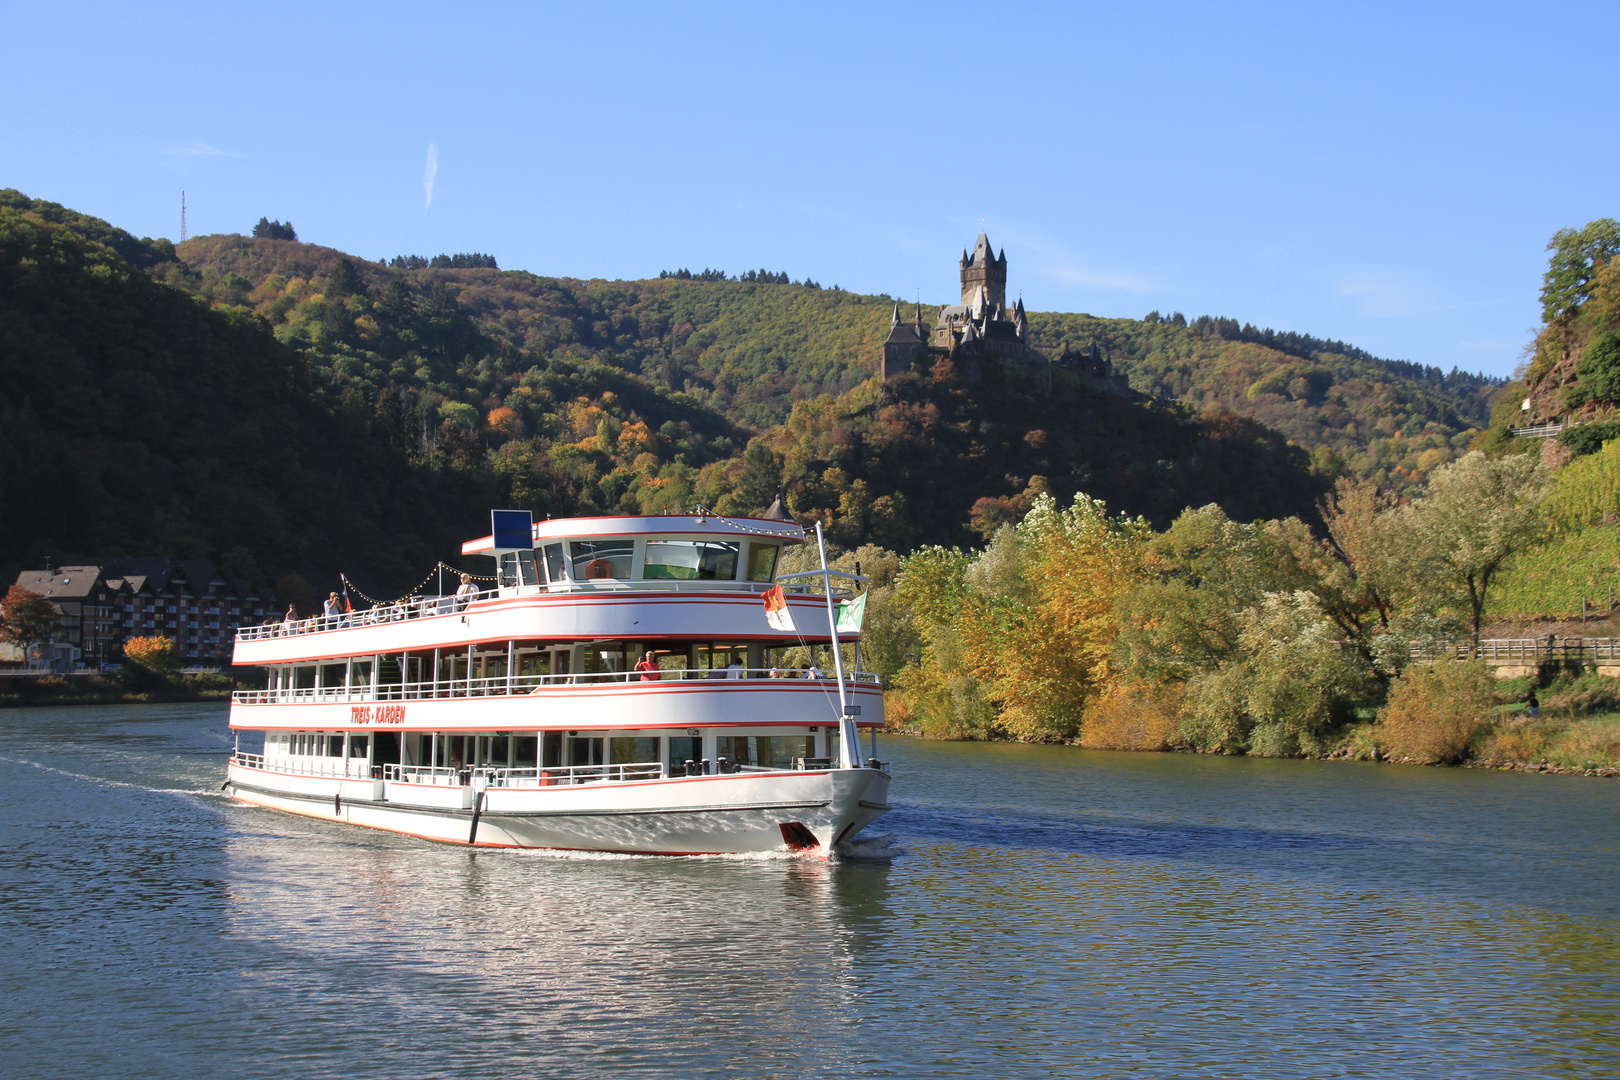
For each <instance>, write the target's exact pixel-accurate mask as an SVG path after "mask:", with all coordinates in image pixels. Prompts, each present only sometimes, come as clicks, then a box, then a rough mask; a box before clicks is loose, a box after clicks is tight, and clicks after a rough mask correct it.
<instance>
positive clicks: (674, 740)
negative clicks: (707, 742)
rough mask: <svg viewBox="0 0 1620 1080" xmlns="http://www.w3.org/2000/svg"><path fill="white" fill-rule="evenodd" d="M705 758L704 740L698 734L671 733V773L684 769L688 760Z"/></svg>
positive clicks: (672, 774) (674, 773)
mask: <svg viewBox="0 0 1620 1080" xmlns="http://www.w3.org/2000/svg"><path fill="white" fill-rule="evenodd" d="M702 760H703V740H702V739H701V738H698V737H696V736H687V735H671V736H670V738H669V774H670V775H671V776H675V775H677V774H679V773H681V772H683V771H684V767H685V765H686V763H687V762H688V761H702Z"/></svg>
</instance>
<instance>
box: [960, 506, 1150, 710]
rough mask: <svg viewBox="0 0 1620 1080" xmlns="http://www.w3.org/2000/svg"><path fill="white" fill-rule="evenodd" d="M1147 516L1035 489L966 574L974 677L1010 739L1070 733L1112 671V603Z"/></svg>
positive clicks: (1133, 563)
mask: <svg viewBox="0 0 1620 1080" xmlns="http://www.w3.org/2000/svg"><path fill="white" fill-rule="evenodd" d="M1150 534H1151V530H1150V528H1149V527H1148V524H1147V522H1146V521H1144V520H1142V519H1140V518H1127V517H1124V516H1120V517H1111V516H1109V514H1108V512H1107V507H1106V506H1105V505H1104V504H1103V503H1101V502H1099V501H1098V500H1095V499H1092V498H1090V497H1088V496H1086V495H1083V494H1082V495H1077V496H1076V497H1075V500H1074V503H1073V505H1071V506H1070V507H1069V508H1068V509H1067V510H1060V509H1059V508H1058V505H1057V501H1056V500H1055V499H1053V498H1052V497H1051V496H1050V495H1045V494H1043V495H1039V496H1037V497H1036V499H1035V500H1034V505H1033V506H1032V507H1031V508H1030V511H1029V513H1028V514H1027V515H1026V516H1025V517H1024V520H1023V521H1022V522H1020V523H1019V524H1018V525H1017V526H1016V527H1010V526H1009V527H1006V528H1003V529H1002V530H1000V531H999V532H997V533H996V535H995V538H994V539H993V540H992V541H991V543H990V546H989V548H987V549H986V550H985V552H984V554H983V555H981V556H980V557H979V558H978V559H977V560H975V561H974V563H973V565H972V566H971V567H969V568H968V569H967V571H966V572H965V575H964V582H965V584H966V596H965V603H964V604H963V605H962V607H961V610H960V613H959V616H958V620H959V626H960V632H961V637H962V640H963V641H964V643H965V644H966V646H967V659H968V663H969V665H970V666H971V668H972V671H973V673H974V675H975V676H976V677H977V679H978V680H979V682H980V684H981V685H982V686H983V688H984V693H985V696H986V697H988V698H989V699H990V700H991V701H993V702H994V703H995V704H996V706H997V709H998V711H999V714H1000V722H1001V724H1002V725H1003V726H1004V727H1005V728H1006V729H1007V731H1008V732H1009V733H1010V734H1011V735H1013V736H1014V737H1015V738H1019V739H1027V740H1036V741H1039V740H1048V739H1068V738H1073V737H1074V736H1076V735H1077V734H1078V733H1079V731H1080V725H1081V722H1082V718H1083V716H1084V713H1085V708H1086V705H1087V703H1088V702H1089V701H1090V700H1091V699H1092V698H1094V697H1095V696H1097V695H1098V694H1099V693H1101V692H1102V690H1103V689H1104V688H1105V687H1106V685H1107V684H1108V682H1109V679H1110V677H1111V673H1112V669H1111V665H1110V656H1111V651H1112V647H1113V643H1114V636H1115V633H1116V624H1115V621H1114V604H1115V602H1116V601H1117V600H1118V599H1119V597H1120V596H1121V595H1122V594H1123V593H1124V592H1125V591H1126V590H1128V589H1129V588H1130V587H1131V586H1132V585H1133V584H1134V583H1135V580H1136V575H1137V573H1138V568H1139V566H1140V563H1141V556H1142V547H1143V543H1144V541H1145V540H1146V539H1147V537H1148V536H1149V535H1150Z"/></svg>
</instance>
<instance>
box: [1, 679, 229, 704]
mask: <svg viewBox="0 0 1620 1080" xmlns="http://www.w3.org/2000/svg"><path fill="white" fill-rule="evenodd" d="M235 688H236V683H235V682H234V681H233V680H232V679H231V678H230V677H229V676H226V675H181V676H176V677H174V678H163V677H160V676H144V677H132V676H130V675H126V674H124V673H123V672H119V673H117V674H108V675H73V676H60V675H45V676H41V677H39V678H28V679H5V680H3V681H0V709H6V708H12V709H15V708H29V707H35V706H43V705H139V704H147V703H151V704H156V703H161V702H179V701H229V700H230V697H231V691H232V690H233V689H235Z"/></svg>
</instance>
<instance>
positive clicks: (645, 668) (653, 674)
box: [636, 649, 664, 682]
mask: <svg viewBox="0 0 1620 1080" xmlns="http://www.w3.org/2000/svg"><path fill="white" fill-rule="evenodd" d="M636 670H637V671H639V672H641V681H642V682H657V681H658V680H659V679H662V678H663V677H664V673H663V672H662V671H660V670H658V661H657V660H655V659H653V651H652V650H651V649H648V650H647V655H646V656H643V657H642V658H641V659H640V660H637V661H636Z"/></svg>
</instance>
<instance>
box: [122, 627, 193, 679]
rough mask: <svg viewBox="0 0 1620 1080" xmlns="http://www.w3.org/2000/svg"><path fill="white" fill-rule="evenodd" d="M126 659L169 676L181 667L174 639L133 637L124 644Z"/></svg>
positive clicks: (156, 636) (157, 636)
mask: <svg viewBox="0 0 1620 1080" xmlns="http://www.w3.org/2000/svg"><path fill="white" fill-rule="evenodd" d="M124 659H125V660H127V661H129V662H130V663H131V664H134V665H135V666H136V667H140V668H145V669H146V670H147V671H153V672H157V673H159V674H167V673H169V672H172V671H174V670H175V668H177V667H179V665H180V657H179V654H178V652H176V650H175V647H174V639H173V638H167V637H162V636H160V635H155V636H153V637H133V638H130V639H129V640H128V641H126V642H124Z"/></svg>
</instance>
